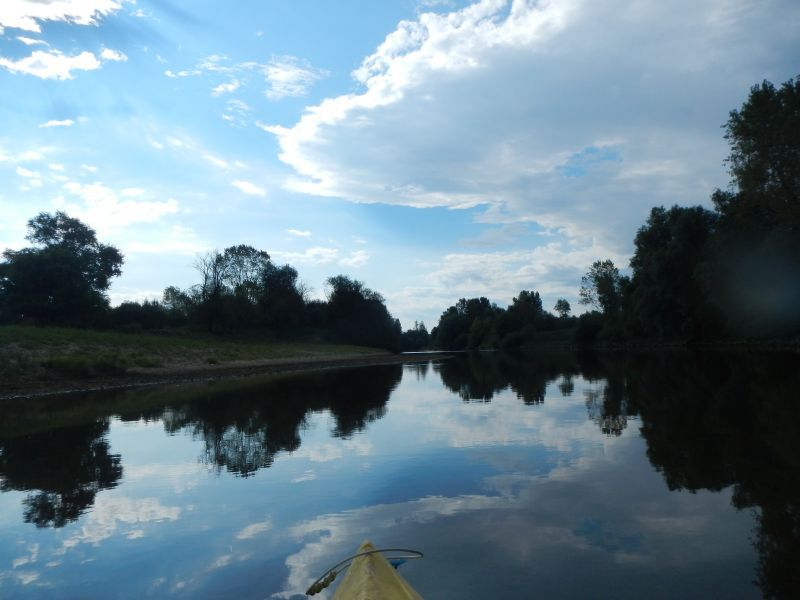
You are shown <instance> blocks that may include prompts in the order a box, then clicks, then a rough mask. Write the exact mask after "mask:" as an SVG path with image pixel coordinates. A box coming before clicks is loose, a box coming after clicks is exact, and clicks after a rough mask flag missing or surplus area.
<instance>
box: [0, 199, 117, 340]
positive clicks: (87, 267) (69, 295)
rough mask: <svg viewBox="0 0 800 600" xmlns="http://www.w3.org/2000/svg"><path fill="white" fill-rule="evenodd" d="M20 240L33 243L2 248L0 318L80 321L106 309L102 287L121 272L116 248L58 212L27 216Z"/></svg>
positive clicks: (54, 321) (85, 320)
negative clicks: (24, 231)
mask: <svg viewBox="0 0 800 600" xmlns="http://www.w3.org/2000/svg"><path fill="white" fill-rule="evenodd" d="M26 239H27V240H29V241H31V242H33V243H34V244H35V246H33V247H30V248H24V249H22V250H6V251H5V252H4V253H3V258H4V259H5V261H4V262H3V263H0V320H2V321H5V322H18V321H21V320H27V321H32V322H37V323H83V324H85V323H89V322H91V321H92V320H95V319H96V317H97V316H98V315H100V314H102V313H103V312H104V311H105V310H106V309H107V308H108V298H107V297H106V295H105V292H106V290H107V289H108V287H109V285H110V282H111V278H112V277H116V276H118V275H120V273H121V266H122V261H123V259H122V254H121V253H120V252H119V250H117V249H116V248H115V247H114V246H109V245H106V244H101V243H100V242H98V241H97V237H96V236H95V232H94V230H93V229H91V228H90V227H88V226H87V225H85V224H83V223H81V222H80V221H79V220H78V219H74V218H72V217H69V216H67V215H66V214H65V213H63V212H56V213H55V214H52V215H51V214H48V213H40V214H39V215H37V216H36V217H34V218H32V219H31V220H30V221H28V235H27V236H26Z"/></svg>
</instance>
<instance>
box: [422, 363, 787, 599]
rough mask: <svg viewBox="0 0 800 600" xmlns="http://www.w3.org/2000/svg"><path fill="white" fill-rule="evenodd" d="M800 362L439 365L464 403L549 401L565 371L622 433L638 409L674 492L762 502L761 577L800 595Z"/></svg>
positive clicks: (764, 585)
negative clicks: (503, 397)
mask: <svg viewBox="0 0 800 600" xmlns="http://www.w3.org/2000/svg"><path fill="white" fill-rule="evenodd" d="M798 362H800V360H799V358H798V356H797V354H793V353H780V352H773V353H768V354H753V353H745V352H703V353H700V352H698V353H693V352H679V351H675V352H662V353H656V352H653V353H636V354H623V353H614V354H577V355H559V354H554V353H552V352H550V353H547V354H540V353H536V354H531V355H523V354H517V355H507V354H496V353H490V354H481V355H474V356H469V357H466V358H463V359H462V358H459V359H456V360H452V361H445V362H443V363H441V364H440V365H437V366H436V370H437V371H438V373H439V375H440V376H441V378H442V382H443V383H444V385H445V386H446V387H447V388H448V389H450V390H451V391H453V392H455V393H457V394H458V395H459V396H460V397H461V398H462V399H463V400H464V401H465V402H469V401H474V400H479V401H482V402H490V401H491V399H492V398H493V396H494V395H495V394H496V393H498V392H500V391H502V390H504V389H511V390H512V391H514V392H515V393H516V394H517V395H518V396H519V397H520V398H521V399H522V400H523V401H524V402H525V403H526V404H531V403H534V404H535V403H538V402H541V401H543V399H544V393H545V389H546V387H547V385H548V384H549V383H554V382H556V381H558V380H559V379H560V382H559V383H558V385H557V389H558V390H559V391H560V392H561V394H562V395H563V396H569V395H571V394H572V393H573V391H574V384H573V377H574V376H575V375H580V376H581V377H583V378H584V379H585V380H588V381H589V382H591V383H593V384H594V385H593V386H592V388H590V389H589V390H588V391H586V392H585V397H586V405H587V411H588V415H589V418H590V419H591V420H592V421H594V422H595V423H597V425H598V427H599V428H600V429H601V430H602V431H603V433H605V434H606V435H610V436H619V435H621V434H622V432H623V431H624V429H625V428H626V427H627V425H628V424H629V420H630V418H631V417H638V419H639V420H640V423H641V429H640V431H641V434H642V436H643V437H644V439H645V441H646V442H647V455H648V458H649V459H650V462H651V463H652V464H653V466H654V467H655V468H656V469H657V470H658V471H659V472H660V473H661V474H662V475H663V476H664V480H665V482H666V484H667V486H668V487H669V489H670V490H688V491H691V492H695V491H698V490H710V491H720V490H722V489H724V488H727V487H729V486H734V489H733V504H734V505H735V506H736V507H737V508H738V509H754V510H756V514H757V523H758V525H757V527H756V531H755V536H754V538H755V539H754V545H755V547H756V549H757V550H758V554H759V563H758V572H757V575H756V576H757V583H758V584H759V586H760V587H761V590H762V593H763V594H764V596H766V597H773V598H788V597H794V598H798V597H800V570H798V568H797V566H798V565H800V415H799V414H798V409H800V406H798V403H797V398H798V389H800V369H798Z"/></svg>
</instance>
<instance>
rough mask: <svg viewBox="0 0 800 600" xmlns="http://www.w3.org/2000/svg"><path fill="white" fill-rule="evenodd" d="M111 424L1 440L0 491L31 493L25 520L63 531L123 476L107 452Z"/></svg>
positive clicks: (117, 461)
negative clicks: (98, 493) (107, 439)
mask: <svg viewBox="0 0 800 600" xmlns="http://www.w3.org/2000/svg"><path fill="white" fill-rule="evenodd" d="M107 431H108V421H107V420H105V419H104V420H100V421H95V422H92V423H88V424H85V425H79V426H75V427H66V428H62V429H55V430H51V431H46V432H43V433H34V434H28V435H23V436H19V437H3V438H0V491H4V492H6V491H11V490H17V491H26V492H27V491H30V492H32V493H31V494H29V495H28V496H27V497H26V498H25V499H24V500H23V505H24V519H25V522H26V523H34V524H35V525H36V526H37V527H63V526H64V525H66V524H67V523H69V522H71V521H75V520H77V519H78V517H80V516H81V515H82V514H83V513H84V512H85V511H86V510H87V509H88V508H89V507H91V506H92V504H94V499H95V496H96V495H97V492H99V491H100V490H104V489H108V488H112V487H114V486H116V485H117V482H118V481H119V479H120V478H121V477H122V465H121V464H120V457H119V455H116V454H111V453H110V452H109V447H108V442H107V441H106V439H105V437H104V436H105V434H106V433H107Z"/></svg>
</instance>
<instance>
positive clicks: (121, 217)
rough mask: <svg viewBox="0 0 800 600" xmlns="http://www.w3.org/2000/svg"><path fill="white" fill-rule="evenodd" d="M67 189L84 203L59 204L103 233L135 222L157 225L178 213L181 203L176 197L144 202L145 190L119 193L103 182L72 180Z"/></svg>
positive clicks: (62, 202) (59, 200)
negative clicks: (161, 220)
mask: <svg viewBox="0 0 800 600" xmlns="http://www.w3.org/2000/svg"><path fill="white" fill-rule="evenodd" d="M64 189H65V190H66V191H67V192H68V193H69V194H70V195H71V196H73V197H74V198H76V199H79V200H80V201H81V203H76V202H74V201H73V202H70V201H67V200H65V199H64V198H60V199H58V200H57V202H56V204H58V205H59V208H60V209H62V210H66V211H67V212H69V213H70V214H71V215H73V216H75V217H77V218H79V219H81V220H82V221H85V222H86V223H88V224H89V225H91V226H92V227H94V228H96V229H98V230H100V231H113V230H116V229H120V228H124V227H126V226H128V225H132V224H134V223H155V222H156V221H159V220H160V219H161V218H163V217H164V216H166V215H170V214H174V213H176V212H178V202H177V200H175V199H174V198H169V199H167V200H163V201H159V200H141V199H139V198H140V197H141V196H142V195H144V191H143V190H139V189H138V188H127V189H124V190H119V191H117V190H114V189H112V188H110V187H108V186H107V185H105V184H103V183H100V182H94V183H87V184H83V183H78V182H76V181H69V182H67V183H65V184H64Z"/></svg>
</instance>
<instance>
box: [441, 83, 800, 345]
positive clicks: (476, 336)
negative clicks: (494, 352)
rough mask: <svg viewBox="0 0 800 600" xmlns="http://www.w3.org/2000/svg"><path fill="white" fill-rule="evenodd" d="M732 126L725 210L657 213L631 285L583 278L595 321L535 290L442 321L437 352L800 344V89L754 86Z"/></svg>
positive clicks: (584, 297) (609, 275)
mask: <svg viewBox="0 0 800 600" xmlns="http://www.w3.org/2000/svg"><path fill="white" fill-rule="evenodd" d="M724 127H725V132H726V133H725V139H727V140H728V142H729V143H730V146H731V152H730V155H729V156H728V158H727V160H726V163H727V165H728V167H729V172H730V174H731V176H732V181H731V182H730V184H729V186H728V188H727V189H726V190H719V189H718V190H716V191H715V192H714V193H713V194H712V197H711V200H712V202H713V205H714V210H707V209H705V208H703V207H700V206H694V207H688V208H684V207H680V206H673V207H672V208H669V209H666V208H664V207H656V208H653V209H652V210H651V212H650V216H649V218H648V219H647V222H646V223H645V224H644V225H643V226H642V227H641V228H640V229H639V231H638V232H637V234H636V238H635V239H634V245H635V252H634V254H633V258H631V261H630V268H631V276H630V277H628V276H624V275H621V274H620V272H619V270H618V269H617V267H616V266H615V265H614V263H613V262H612V261H610V260H598V261H596V262H595V263H594V264H592V265H591V267H590V268H589V271H588V272H587V273H586V275H585V276H584V277H583V279H582V285H581V288H580V291H579V296H580V301H581V303H583V304H587V305H589V306H590V307H591V308H592V310H591V311H590V312H587V313H584V314H582V315H580V317H578V318H577V319H574V318H573V319H570V318H568V317H566V315H567V314H568V313H569V305H568V304H567V303H566V301H565V300H559V301H558V303H557V305H556V307H555V308H556V311H557V312H560V314H561V315H562V316H561V317H560V318H556V317H554V316H553V315H552V314H550V313H548V312H546V311H544V310H542V305H541V300H540V299H539V294H538V293H537V292H528V291H523V292H521V293H520V295H519V296H518V297H517V298H515V299H514V302H513V304H512V305H511V306H509V307H508V308H507V309H501V308H499V307H498V306H496V305H494V304H491V303H490V302H489V301H488V300H487V299H486V298H473V299H463V298H462V299H461V300H459V302H458V303H457V304H456V305H455V306H451V307H450V308H448V309H447V310H446V311H445V312H444V313H443V314H442V316H441V318H440V320H439V324H438V326H437V327H435V328H434V329H433V331H432V335H433V344H434V345H435V346H437V347H440V348H449V349H457V348H477V347H487V346H494V347H497V346H514V345H520V344H524V343H528V342H531V341H535V340H536V339H537V338H538V339H542V338H543V337H544V339H547V336H543V335H542V332H545V331H548V330H552V329H559V328H567V327H569V328H573V327H574V329H573V334H572V340H573V341H575V342H577V343H583V344H591V343H596V342H600V343H629V342H637V341H641V342H703V341H719V340H730V339H771V338H792V337H796V336H798V335H800V79H798V80H794V79H790V80H789V81H787V82H786V83H784V84H783V85H782V86H781V87H779V88H776V87H775V86H774V85H773V84H771V83H770V82H768V81H765V82H763V83H762V84H761V85H756V86H754V87H753V88H752V89H751V90H750V95H749V97H748V99H747V101H746V102H745V103H744V105H743V106H742V108H741V110H738V111H736V110H734V111H731V113H730V116H729V119H728V121H727V123H726V124H725V126H724ZM564 309H565V312H564ZM551 338H552V336H551ZM559 339H561V340H568V339H570V338H569V336H566V337H565V336H561V337H560V338H559Z"/></svg>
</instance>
